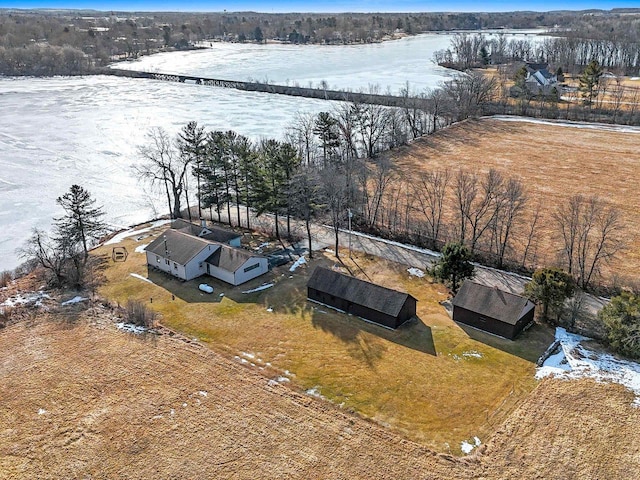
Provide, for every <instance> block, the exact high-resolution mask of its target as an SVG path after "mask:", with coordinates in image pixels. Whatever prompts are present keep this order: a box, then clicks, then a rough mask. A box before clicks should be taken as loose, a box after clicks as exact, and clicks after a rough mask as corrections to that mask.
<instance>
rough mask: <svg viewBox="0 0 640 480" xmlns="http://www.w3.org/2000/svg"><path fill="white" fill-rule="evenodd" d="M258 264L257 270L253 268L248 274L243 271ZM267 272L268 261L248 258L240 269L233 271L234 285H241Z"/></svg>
mask: <svg viewBox="0 0 640 480" xmlns="http://www.w3.org/2000/svg"><path fill="white" fill-rule="evenodd" d="M255 264H258V267H257V268H253V269H251V270H249V271H248V272H245V271H244V269H245V268H247V267H250V266H252V265H255ZM268 271H269V261H268V260H267V259H266V258H261V257H256V258H250V259H249V260H247V261H246V262H244V263H243V264H242V265H241V266H240V268H238V269H237V270H236V271H235V275H234V282H235V283H234V285H241V284H243V283H245V282H248V281H249V280H252V279H254V278H256V277H259V276H260V275H263V274H265V273H267V272H268Z"/></svg>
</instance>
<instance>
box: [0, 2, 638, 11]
mask: <svg viewBox="0 0 640 480" xmlns="http://www.w3.org/2000/svg"><path fill="white" fill-rule="evenodd" d="M0 7H3V8H74V9H95V10H122V11H134V10H137V11H200V12H205V11H206V12H220V11H223V10H226V11H229V12H233V11H235V12H237V11H248V10H251V11H258V12H442V11H448V12H452V11H453V12H499V11H514V10H525V9H526V10H534V11H549V10H585V9H591V8H599V9H604V10H609V9H611V8H625V7H627V8H629V7H636V8H637V7H640V1H639V0H563V1H560V2H557V1H550V0H529V1H527V2H523V1H516V0H486V1H484V2H479V1H477V0H476V1H473V0H452V1H449V2H443V1H433V0H369V1H366V0H319V1H303V0H271V1H265V0H230V1H224V0H0Z"/></svg>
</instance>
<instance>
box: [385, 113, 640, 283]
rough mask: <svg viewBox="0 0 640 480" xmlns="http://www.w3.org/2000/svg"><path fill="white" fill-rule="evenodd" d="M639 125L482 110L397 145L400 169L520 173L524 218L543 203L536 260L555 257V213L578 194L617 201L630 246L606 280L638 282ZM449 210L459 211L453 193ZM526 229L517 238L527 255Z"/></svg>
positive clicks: (408, 171) (517, 249)
mask: <svg viewBox="0 0 640 480" xmlns="http://www.w3.org/2000/svg"><path fill="white" fill-rule="evenodd" d="M639 142H640V130H637V129H636V131H632V129H629V131H622V130H615V129H614V128H611V127H606V126H605V127H603V128H598V127H596V128H580V126H571V125H567V124H550V122H545V121H542V122H536V121H535V120H534V121H527V120H526V119H522V121H520V119H516V120H515V121H513V120H511V121H509V120H504V119H500V118H483V119H480V120H471V121H466V122H462V123H460V124H456V125H454V126H452V127H450V128H447V129H445V130H441V131H440V132H437V133H436V134H434V135H430V136H427V137H424V138H422V139H419V140H416V141H415V142H413V143H412V144H411V145H410V146H407V147H402V148H398V149H397V150H395V151H392V153H391V156H392V158H393V159H394V160H395V162H396V163H397V165H398V167H399V171H400V172H402V173H403V174H405V175H407V176H408V175H411V176H412V178H415V175H416V173H417V172H421V171H425V172H426V171H431V170H441V169H443V168H450V169H451V171H452V172H453V173H455V172H457V171H458V170H459V169H465V170H468V171H472V172H476V173H478V174H481V175H482V174H485V173H486V172H488V171H489V169H491V168H494V169H496V170H498V171H499V172H501V173H502V174H503V175H504V176H505V177H515V178H517V179H519V180H521V182H522V183H523V184H524V185H525V187H526V189H527V192H528V194H529V202H528V205H527V209H526V210H527V213H526V214H525V217H524V220H525V222H524V224H525V225H527V224H528V222H529V220H530V219H531V217H532V215H533V211H534V210H535V206H536V205H537V204H538V203H539V204H540V205H541V210H540V218H539V220H538V223H537V228H536V230H537V235H536V237H537V245H536V251H537V252H536V258H537V261H536V263H537V264H547V265H548V264H556V263H557V262H558V257H557V255H558V251H559V248H560V244H559V243H558V242H557V241H556V240H555V239H556V238H557V232H556V230H557V227H556V226H555V224H554V222H553V218H552V214H553V212H554V210H555V209H556V207H557V206H558V205H559V204H562V203H563V202H564V203H566V202H567V200H568V199H569V198H570V197H571V196H573V195H575V194H582V195H584V196H585V197H589V196H592V195H596V196H598V197H600V198H602V199H604V200H606V201H607V202H609V203H610V204H612V205H615V206H616V207H617V208H618V209H619V210H620V212H621V213H622V215H623V221H624V223H625V226H626V228H625V231H624V235H623V237H624V241H625V243H626V249H625V250H624V251H622V252H620V253H619V258H618V259H617V260H616V261H614V262H613V263H612V264H611V266H610V268H607V269H605V270H604V271H603V276H604V279H605V281H606V282H607V283H618V284H624V285H636V284H637V283H638V274H637V272H638V270H639V269H640V237H639V236H638V225H640V197H638V195H637V194H636V192H635V190H636V185H637V182H636V179H637V178H640V154H639V153H638V148H637V146H638V143H639ZM450 193H451V197H450V199H449V202H448V203H449V209H448V211H447V212H446V216H447V218H448V219H449V220H448V222H449V223H450V224H451V221H452V219H453V218H454V213H453V210H452V208H453V193H452V192H450ZM524 236H525V234H524V233H523V232H521V233H520V235H519V237H520V238H519V239H518V240H516V241H515V257H516V258H517V259H519V260H520V261H521V259H522V252H523V249H524V247H523V243H524V241H525V238H523V237H524Z"/></svg>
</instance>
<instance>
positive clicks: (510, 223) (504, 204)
mask: <svg viewBox="0 0 640 480" xmlns="http://www.w3.org/2000/svg"><path fill="white" fill-rule="evenodd" d="M526 203H527V195H526V193H525V191H524V187H523V186H522V183H521V182H520V181H519V180H516V179H514V178H510V179H508V180H507V182H506V183H505V184H504V188H503V189H502V191H500V192H499V194H498V197H497V199H496V207H495V208H496V213H495V216H494V219H493V223H492V231H493V232H492V233H493V243H494V245H495V252H496V256H497V259H498V267H502V265H503V262H504V258H505V254H506V252H507V249H508V248H509V246H510V244H511V240H512V237H513V233H514V230H515V229H516V228H517V227H518V225H519V223H520V221H521V220H522V218H521V214H522V212H523V210H524V207H525V205H526Z"/></svg>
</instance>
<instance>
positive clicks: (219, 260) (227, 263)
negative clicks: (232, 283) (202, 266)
mask: <svg viewBox="0 0 640 480" xmlns="http://www.w3.org/2000/svg"><path fill="white" fill-rule="evenodd" d="M252 258H264V257H261V256H259V255H253V254H252V253H251V252H247V251H246V250H240V249H239V248H233V247H229V246H227V245H220V248H219V249H218V250H216V251H215V252H213V254H211V256H210V257H208V258H207V259H206V260H205V261H206V262H207V263H210V264H211V265H214V266H216V267H218V268H222V269H223V270H227V271H228V272H235V271H236V270H238V268H240V267H241V266H242V265H244V264H245V263H246V262H247V260H250V259H252Z"/></svg>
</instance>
